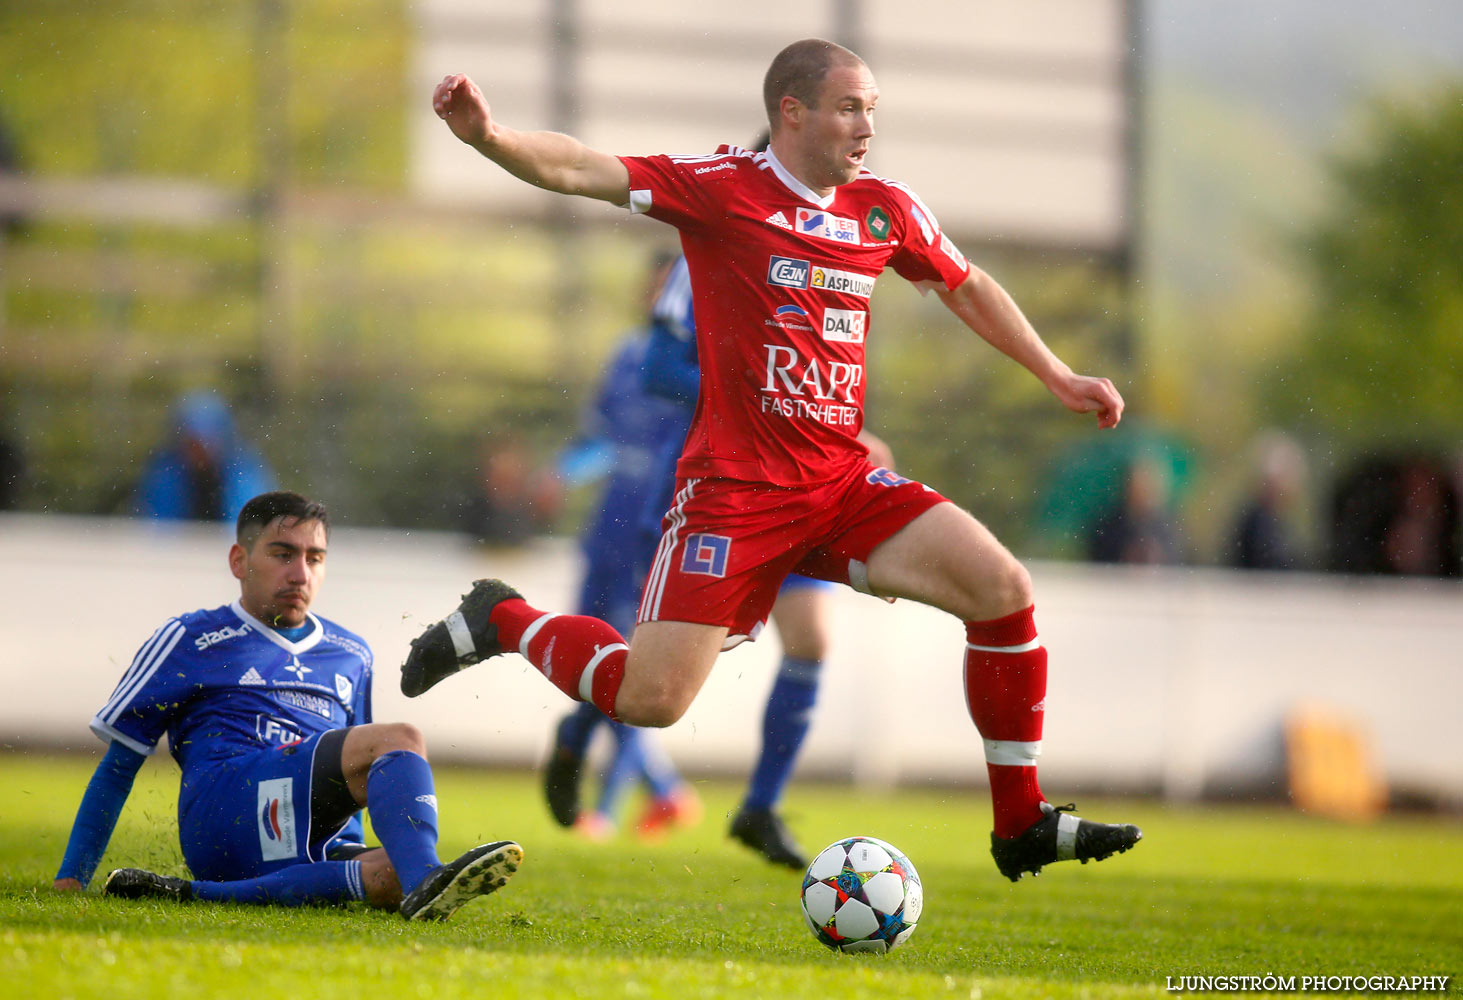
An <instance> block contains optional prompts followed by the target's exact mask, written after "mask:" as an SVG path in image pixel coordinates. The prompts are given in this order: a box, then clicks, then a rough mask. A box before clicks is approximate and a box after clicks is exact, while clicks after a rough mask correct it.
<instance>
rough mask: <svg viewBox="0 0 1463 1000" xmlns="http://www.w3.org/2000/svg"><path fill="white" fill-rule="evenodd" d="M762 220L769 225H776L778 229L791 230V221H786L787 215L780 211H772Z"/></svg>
mask: <svg viewBox="0 0 1463 1000" xmlns="http://www.w3.org/2000/svg"><path fill="white" fill-rule="evenodd" d="M762 221H763V222H765V223H767V224H768V225H769V226H776V227H777V228H778V229H786V230H787V231H788V232H792V223H790V222H788V221H787V216H785V215H783V214H782V213H781V212H773V213H772V214H771V215H769V216H768V217H767V218H765V219H763V220H762Z"/></svg>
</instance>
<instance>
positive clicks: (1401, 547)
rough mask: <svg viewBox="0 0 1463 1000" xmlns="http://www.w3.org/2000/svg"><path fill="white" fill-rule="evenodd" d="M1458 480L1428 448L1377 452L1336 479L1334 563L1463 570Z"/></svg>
mask: <svg viewBox="0 0 1463 1000" xmlns="http://www.w3.org/2000/svg"><path fill="white" fill-rule="evenodd" d="M1459 532H1460V523H1459V504H1458V490H1457V487H1456V486H1455V485H1454V483H1453V482H1452V480H1451V477H1450V476H1449V475H1448V472H1447V470H1446V468H1445V467H1444V465H1443V464H1442V463H1441V462H1439V461H1438V460H1437V459H1435V458H1433V457H1431V456H1425V455H1408V456H1395V455H1374V456H1371V457H1369V458H1366V459H1364V460H1363V461H1361V462H1360V463H1359V464H1358V465H1357V466H1356V468H1354V469H1353V470H1352V471H1351V472H1349V473H1347V474H1346V475H1345V476H1343V477H1342V478H1341V479H1340V480H1339V481H1338V482H1337V484H1336V489H1335V493H1334V495H1333V497H1332V502H1331V568H1332V569H1334V570H1336V571H1337V572H1341V573H1383V574H1394V575H1411V576H1449V577H1456V576H1459V575H1460V574H1463V565H1460V562H1459V552H1460V546H1459Z"/></svg>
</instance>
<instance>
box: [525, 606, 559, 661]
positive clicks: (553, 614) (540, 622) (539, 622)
mask: <svg viewBox="0 0 1463 1000" xmlns="http://www.w3.org/2000/svg"><path fill="white" fill-rule="evenodd" d="M558 617H559V612H557V611H550V612H547V613H546V614H544V615H543V616H542V617H540V618H536V619H534V622H533V624H532V625H530V626H528V628H526V629H524V630H523V637H522V638H521V639H519V640H518V652H519V654H520V655H521V656H522V657H523V658H524V659H525V660H527V659H528V658H529V657H528V644H529V643H530V642H532V641H533V637H534V636H536V635H538V630H539V629H541V628H543V627H544V626H545V625H547V624H548V621H549V619H550V618H558ZM530 662H531V661H530Z"/></svg>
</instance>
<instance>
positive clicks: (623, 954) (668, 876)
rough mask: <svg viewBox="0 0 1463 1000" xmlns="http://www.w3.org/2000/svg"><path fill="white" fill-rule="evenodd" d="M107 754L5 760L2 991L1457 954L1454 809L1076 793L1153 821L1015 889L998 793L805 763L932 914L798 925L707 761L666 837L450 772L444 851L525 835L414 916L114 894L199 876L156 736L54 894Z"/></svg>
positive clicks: (1461, 922)
mask: <svg viewBox="0 0 1463 1000" xmlns="http://www.w3.org/2000/svg"><path fill="white" fill-rule="evenodd" d="M93 765H94V760H93V759H88V758H82V757H76V758H51V757H45V756H37V755H27V754H7V755H3V756H0V801H3V802H4V803H6V806H5V808H4V810H3V811H0V973H3V976H4V980H5V983H4V990H5V992H6V994H8V995H9V996H19V997H27V998H28V997H37V998H41V997H44V998H47V1000H59V998H65V997H98V998H103V997H105V998H107V1000H131V998H138V1000H142V998H146V1000H158V998H163V997H166V998H187V1000H195V998H207V997H220V998H222V997H229V998H237V997H241V996H250V995H259V994H261V993H265V994H268V995H270V996H281V997H291V998H296V997H298V998H305V997H309V998H316V997H336V996H340V997H351V998H353V1000H359V998H361V997H386V998H392V1000H400V998H414V997H424V998H426V997H430V998H433V1000H437V998H443V1000H446V998H455V997H473V998H478V1000H480V998H484V997H492V998H517V997H524V998H539V997H560V996H564V997H567V996H575V997H633V998H651V1000H655V998H668V1000H689V998H693V997H759V998H760V997H833V998H838V1000H842V998H844V997H901V998H902V997H961V998H966V997H969V998H977V1000H1001V998H1007V997H1012V998H1017V997H1019V998H1027V997H1057V998H1081V1000H1102V998H1108V997H1135V996H1142V997H1153V996H1162V995H1171V994H1172V993H1173V990H1172V989H1171V988H1170V985H1171V983H1178V982H1179V977H1181V976H1263V975H1266V974H1270V975H1275V976H1282V977H1290V976H1294V977H1296V981H1297V983H1299V982H1300V977H1302V976H1331V975H1336V976H1370V975H1392V976H1412V975H1449V976H1451V975H1455V974H1457V973H1459V972H1463V969H1460V966H1463V823H1460V822H1459V821H1458V820H1457V818H1456V817H1455V818H1451V819H1438V818H1413V817H1399V818H1392V819H1387V820H1384V821H1382V822H1379V823H1376V824H1372V825H1367V826H1343V825H1339V824H1335V823H1331V822H1327V821H1323V820H1317V819H1312V818H1308V817H1304V816H1300V815H1297V814H1295V813H1292V812H1289V811H1286V810H1282V809H1269V808H1265V809H1260V808H1256V809H1248V808H1175V807H1168V806H1162V805H1157V804H1153V803H1133V802H1096V801H1083V802H1081V803H1079V804H1080V805H1082V806H1083V812H1084V813H1085V814H1087V815H1090V816H1092V817H1094V818H1099V819H1104V820H1109V821H1125V822H1128V821H1130V822H1136V823H1138V824H1140V825H1141V826H1142V827H1143V829H1144V840H1143V842H1142V843H1141V844H1140V845H1139V846H1138V847H1137V848H1136V849H1135V850H1134V851H1132V852H1130V853H1128V854H1125V855H1121V856H1118V857H1115V858H1112V859H1110V860H1108V861H1105V862H1102V863H1100V864H1094V865H1086V866H1081V865H1075V864H1070V863H1069V864H1064V865H1057V866H1053V867H1051V868H1048V869H1047V872H1046V874H1044V875H1043V876H1042V877H1041V878H1039V879H1035V880H1033V879H1030V878H1028V879H1026V880H1023V881H1022V882H1021V883H1020V884H1016V885H1013V884H1011V883H1009V882H1007V881H1005V880H1004V879H1002V878H1001V877H1000V876H999V875H998V874H997V872H996V870H995V867H994V865H993V864H992V863H991V859H990V856H989V853H988V846H987V845H988V833H987V831H988V830H989V829H990V816H989V806H988V804H987V801H986V796H985V793H984V792H983V791H979V790H977V791H974V792H948V791H919V790H912V791H900V792H897V793H890V794H887V795H876V794H867V793H859V792H854V791H850V790H848V789H845V788H837V787H823V786H809V785H797V786H794V788H793V789H792V791H791V794H790V795H789V799H788V806H787V813H788V818H789V819H790V821H791V823H792V825H793V827H794V828H795V829H796V830H797V831H798V833H799V835H800V837H801V838H802V839H803V841H804V846H805V847H807V848H809V849H816V848H819V847H822V846H823V845H824V844H826V843H830V842H832V841H834V840H836V839H839V838H840V837H843V836H847V835H851V834H860V833H862V834H871V835H873V836H877V837H880V838H883V839H885V840H888V841H890V842H891V843H893V844H895V845H897V846H898V847H899V848H900V849H901V850H903V851H904V852H905V853H906V854H908V855H909V857H910V858H911V859H912V860H913V861H914V863H915V865H916V866H917V867H918V868H919V871H920V875H921V876H922V878H923V880H924V884H925V898H926V906H925V915H924V918H923V920H922V921H921V923H920V926H919V929H918V930H917V931H916V932H915V934H914V936H913V938H912V939H911V940H910V942H909V943H908V944H907V945H906V946H905V947H904V948H902V949H900V950H899V951H896V952H894V953H892V954H890V955H887V956H882V957H876V956H842V955H837V954H834V953H832V952H830V951H827V950H825V949H824V948H823V947H822V946H821V945H819V944H818V943H817V942H816V941H815V940H814V939H813V937H812V935H811V934H810V933H809V932H808V931H807V930H806V929H805V928H804V926H803V923H802V918H801V917H800V915H799V913H798V886H799V879H798V876H796V875H795V874H793V873H791V872H786V871H783V870H778V869H773V868H771V867H769V866H767V865H765V864H763V863H761V862H760V861H759V860H758V859H756V858H755V857H753V856H752V855H751V854H749V853H748V852H746V851H745V850H743V849H742V848H740V847H738V846H737V845H735V844H733V843H731V842H730V841H728V840H727V839H726V837H725V826H726V814H727V812H728V811H729V810H730V809H731V808H733V806H734V804H735V801H736V796H737V793H738V792H739V790H740V789H739V788H738V787H737V786H735V785H733V784H727V783H719V782H707V783H701V784H698V788H699V789H700V791H701V795H702V798H703V800H704V802H705V804H706V807H707V809H706V812H707V816H706V819H705V820H704V821H703V822H702V824H701V825H700V826H699V827H697V828H694V829H691V830H685V831H680V832H677V833H674V834H673V835H672V836H670V837H669V838H667V839H666V840H665V841H663V842H661V843H657V844H644V843H641V842H639V841H637V840H635V839H633V838H632V837H629V836H621V837H620V838H618V839H616V840H613V841H610V842H609V843H607V844H590V843H586V842H584V841H582V840H580V839H579V838H577V837H575V836H574V835H572V834H571V833H569V832H567V831H563V830H561V829H559V828H558V827H556V826H554V825H553V824H552V822H551V821H550V820H549V818H548V815H547V812H546V810H545V809H544V807H543V805H542V803H541V800H540V795H539V791H538V783H537V777H536V776H533V775H528V774H500V773H490V772H482V771H473V770H466V769H442V770H439V772H438V797H439V799H440V801H441V803H442V823H443V829H442V851H443V854H444V855H447V856H452V855H455V854H456V853H457V852H459V851H461V850H464V849H466V848H467V847H469V846H472V845H473V844H476V843H480V842H483V841H490V840H498V839H504V838H512V839H515V840H518V841H519V842H520V843H521V844H523V846H524V849H525V852H526V858H525V861H524V866H523V868H522V870H521V871H520V872H519V873H518V875H517V876H516V877H515V878H514V880H513V881H512V882H510V883H509V884H508V886H507V887H506V888H505V889H503V890H502V891H500V892H499V893H497V894H495V895H494V896H491V897H489V898H487V899H484V900H480V901H477V902H474V903H472V904H470V905H469V906H467V907H465V908H464V909H463V910H461V911H459V913H458V914H457V915H456V916H455V917H454V918H453V919H452V920H451V921H449V922H446V923H443V924H435V925H428V926H418V925H408V924H407V923H405V922H404V921H402V920H401V919H400V918H399V917H397V916H395V915H394V914H391V913H382V912H379V911H373V910H369V909H366V908H365V907H363V906H350V907H344V908H339V909H303V910H285V909H265V908H256V907H244V906H222V905H212V904H187V905H175V904H165V903H161V902H151V901H148V902H133V901H126V900H111V899H104V898H102V897H101V896H100V895H98V893H97V890H98V889H99V887H100V881H101V878H100V876H102V875H104V874H105V872H106V871H108V870H109V869H110V868H113V867H119V866H137V867H148V868H153V869H155V870H159V871H163V872H166V873H170V874H185V872H184V869H183V866H182V861H181V857H180V855H179V853H178V848H177V841H176V825H175V820H174V805H175V802H176V788H177V769H176V767H175V766H174V765H173V764H172V762H171V760H166V759H164V760H154V761H150V762H149V763H148V764H147V765H146V766H145V767H144V768H143V771H142V774H141V775H140V776H139V779H138V784H137V787H136V790H135V791H134V793H133V797H132V799H131V801H130V802H129V804H128V807H127V810H126V812H125V813H124V814H123V817H122V821H121V823H120V824H119V826H118V829H117V833H116V835H115V836H114V837H113V840H112V847H111V850H110V851H109V852H108V855H107V857H106V859H105V860H104V861H103V863H102V866H101V868H100V869H99V877H98V879H97V880H96V881H95V882H94V883H93V888H92V891H90V892H88V893H86V894H84V895H79V896H67V895H58V894H54V893H53V892H52V891H51V889H50V882H51V878H52V875H53V874H54V872H55V868H56V865H57V863H58V861H59V859H60V856H61V853H62V850H63V847H64V844H65V838H66V835H67V833H68V831H69V828H70V823H71V819H72V816H73V814H74V811H75V808H76V804H77V802H78V801H79V799H80V796H81V792H82V789H83V787H84V786H85V783H86V780H87V778H88V777H89V775H90V772H91V769H92V767H93ZM1053 791H1054V792H1055V791H1056V790H1055V789H1054V790H1053ZM1458 988H1459V987H1458V984H1457V983H1456V982H1450V984H1449V986H1448V991H1449V992H1452V993H1456V992H1457V991H1458Z"/></svg>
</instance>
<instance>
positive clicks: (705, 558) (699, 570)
mask: <svg viewBox="0 0 1463 1000" xmlns="http://www.w3.org/2000/svg"><path fill="white" fill-rule="evenodd" d="M731 544H732V540H731V539H730V538H728V537H727V536H726V535H707V534H696V535H688V536H686V549H685V552H684V553H683V554H682V556H681V572H682V573H694V574H696V575H698V576H715V577H724V576H726V562H727V558H728V557H729V556H730V555H731Z"/></svg>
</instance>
